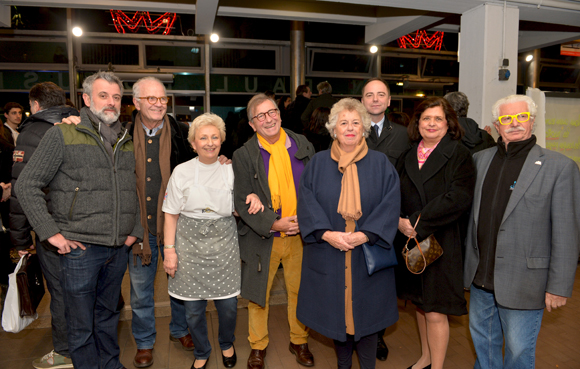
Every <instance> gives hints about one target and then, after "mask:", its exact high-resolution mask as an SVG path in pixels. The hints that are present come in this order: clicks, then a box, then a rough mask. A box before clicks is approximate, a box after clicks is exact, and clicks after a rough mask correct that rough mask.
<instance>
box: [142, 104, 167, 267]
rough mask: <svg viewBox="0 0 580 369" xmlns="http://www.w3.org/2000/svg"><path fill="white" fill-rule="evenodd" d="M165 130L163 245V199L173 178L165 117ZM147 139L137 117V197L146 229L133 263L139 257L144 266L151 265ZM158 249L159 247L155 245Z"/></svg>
mask: <svg viewBox="0 0 580 369" xmlns="http://www.w3.org/2000/svg"><path fill="white" fill-rule="evenodd" d="M164 119H165V121H164V123H163V128H161V137H160V138H159V169H160V170H161V188H160V189H159V198H158V201H157V243H158V244H162V243H163V224H164V222H163V221H164V219H165V218H164V214H163V210H161V208H162V207H163V197H164V196H165V190H166V189H167V182H169V177H170V176H171V162H170V158H171V127H170V124H169V118H168V117H167V115H165V118H164ZM145 140H146V137H145V130H144V129H143V125H142V124H141V115H140V114H137V116H136V117H135V127H134V128H133V144H134V145H135V174H136V175H137V195H138V196H139V207H140V209H141V225H142V226H143V228H144V229H145V234H144V235H143V247H139V245H134V246H133V263H134V264H135V265H136V264H137V256H139V257H140V258H141V264H142V265H148V264H150V263H151V245H149V227H148V226H147V202H146V195H145V183H146V180H147V178H146V177H147V175H146V170H145V167H146V160H147V150H146V146H147V145H146V142H145ZM153 246H154V247H157V245H153Z"/></svg>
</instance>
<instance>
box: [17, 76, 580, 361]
mask: <svg viewBox="0 0 580 369" xmlns="http://www.w3.org/2000/svg"><path fill="white" fill-rule="evenodd" d="M39 85H42V84H39ZM35 87H36V86H35ZM322 87H324V86H322ZM33 90H34V88H33ZM319 90H320V87H319ZM55 91H56V90H55ZM55 91H53V92H51V93H54V94H58V95H59V96H60V94H61V91H62V90H60V91H56V92H55ZM83 91H84V93H83V100H84V102H85V105H86V107H84V108H82V109H81V111H80V117H75V115H78V113H77V114H73V112H69V111H64V110H63V109H64V107H63V106H62V105H64V103H62V104H60V103H59V104H56V105H51V106H47V105H48V103H46V102H44V101H45V100H42V99H39V98H38V97H35V95H33V93H32V91H31V95H30V100H31V101H30V102H31V107H32V106H33V105H34V107H35V108H33V115H31V117H30V118H33V117H35V116H36V115H39V114H42V113H43V112H45V113H44V114H46V112H47V111H54V112H55V114H51V116H53V115H54V117H56V116H57V115H58V114H60V115H58V117H59V118H60V119H61V120H62V119H63V118H66V117H65V115H70V117H68V118H66V119H64V121H63V122H64V123H68V124H59V125H57V126H54V127H52V126H53V124H54V123H55V122H60V120H58V119H53V118H51V119H48V120H46V121H45V120H40V119H39V121H38V122H33V123H34V124H33V123H32V122H31V124H29V125H28V129H27V131H28V132H29V134H30V137H29V138H26V136H24V134H25V130H24V127H22V128H21V129H20V131H21V135H20V137H19V138H18V141H17V142H16V149H15V151H14V152H15V154H14V158H15V160H16V163H17V164H18V166H17V165H16V164H15V166H14V168H15V170H14V171H13V177H14V178H13V181H12V187H13V189H14V191H13V192H14V193H12V196H13V197H14V198H16V199H17V201H13V203H14V204H15V205H17V208H16V207H15V208H14V209H15V210H18V209H20V213H19V214H20V215H21V217H20V220H19V222H20V223H12V225H13V226H14V227H11V228H13V229H11V231H12V232H13V233H14V232H16V233H14V234H17V233H19V234H20V235H19V237H20V239H21V240H22V241H20V242H19V244H18V246H19V247H20V248H21V249H22V250H23V249H26V248H27V247H29V246H30V245H31V244H32V239H31V236H30V230H31V229H34V231H35V233H36V237H37V240H36V241H37V242H36V245H37V247H36V248H37V252H38V255H39V258H40V260H41V266H42V268H43V272H44V274H45V276H46V277H47V284H48V288H49V292H50V293H51V297H52V300H51V313H52V314H53V344H54V351H52V352H51V353H49V354H47V355H46V356H45V357H43V358H41V359H39V360H37V361H35V366H36V367H37V368H39V367H42V368H45V367H50V366H47V365H52V364H51V363H55V362H57V363H59V364H60V365H63V366H61V367H66V365H69V364H70V366H72V365H74V367H75V368H80V369H83V368H112V369H120V368H122V367H123V365H122V364H121V363H120V361H119V347H118V342H117V330H116V327H117V324H118V319H119V299H120V289H121V281H122V278H123V274H124V272H125V270H126V268H127V265H128V267H129V274H130V279H131V302H130V303H131V308H132V311H133V320H132V331H133V336H134V338H135V342H136V344H137V353H136V355H135V358H134V362H133V364H134V365H135V366H136V367H147V366H150V365H152V364H153V347H154V344H155V337H156V332H155V317H154V301H153V292H154V291H153V282H154V277H155V272H156V269H157V263H158V258H159V256H161V257H162V258H163V259H164V260H163V267H164V270H165V272H166V273H167V274H168V276H169V295H170V299H171V313H172V314H171V323H170V329H169V330H170V338H171V339H172V340H175V341H176V342H180V344H181V346H182V347H183V348H184V349H185V350H193V351H194V352H193V353H194V358H195V359H194V362H193V364H192V368H197V369H200V368H205V367H206V366H207V363H208V359H209V357H210V353H211V350H212V348H211V345H210V342H209V340H208V338H207V334H208V333H207V323H206V321H205V309H206V306H207V301H208V300H213V301H214V303H215V306H216V309H217V311H218V317H219V337H218V340H219V346H220V349H221V355H222V361H223V365H224V366H225V367H227V368H232V367H234V366H235V365H236V362H237V356H236V351H235V348H234V341H235V337H234V330H235V326H236V316H237V313H236V309H237V297H238V295H240V294H241V296H242V297H244V298H246V299H248V300H249V301H250V302H249V305H248V323H249V327H248V333H249V337H248V340H249V342H250V346H251V352H250V355H249V357H248V360H247V367H248V369H263V368H264V366H265V358H266V352H267V347H268V344H269V327H268V316H269V300H270V292H271V288H272V284H273V281H274V278H275V275H276V272H277V271H278V268H279V266H280V264H281V265H282V266H283V272H284V281H285V284H286V291H287V297H288V324H289V327H290V342H289V351H290V352H291V353H293V354H294V355H295V356H296V361H297V362H298V363H299V364H300V365H302V366H307V367H311V366H314V363H315V362H314V356H313V354H312V353H311V352H310V350H309V347H308V337H309V330H310V329H313V330H315V331H317V332H319V333H321V334H323V335H324V336H327V337H329V338H331V339H333V340H334V345H335V348H336V353H337V365H338V368H340V369H348V368H350V367H351V365H352V354H353V351H354V350H355V349H356V351H357V354H358V358H359V361H360V366H361V368H363V369H372V368H374V367H375V363H376V359H379V360H386V359H387V355H388V348H387V346H386V345H385V342H384V339H383V336H384V334H385V329H386V328H387V327H389V326H391V325H393V324H394V323H395V322H396V321H397V320H398V309H397V297H399V298H401V299H404V300H410V301H411V302H412V303H413V304H414V305H415V307H416V318H417V325H418V328H419V333H420V338H421V347H422V351H421V355H420V356H419V357H418V358H417V359H416V361H415V363H410V364H412V365H411V366H410V367H409V368H412V369H422V368H434V369H435V368H437V369H440V368H442V367H443V363H444V360H445V354H446V350H447V344H448V340H449V323H448V320H447V316H448V315H463V314H467V312H468V311H467V303H466V299H465V293H464V289H470V290H471V293H470V311H469V313H470V331H471V335H472V339H473V343H474V346H475V350H476V354H477V361H476V364H475V368H501V367H505V368H520V367H521V368H524V367H530V368H533V366H534V357H535V342H536V339H537V335H538V332H539V329H540V325H541V317H542V313H543V309H544V307H546V308H547V309H548V311H551V309H553V308H557V307H560V306H562V305H564V304H565V303H566V299H567V297H569V296H570V295H571V292H572V284H573V281H574V275H575V271H576V266H577V261H578V245H579V241H580V240H579V236H580V234H579V233H578V232H579V229H580V227H579V226H580V224H579V223H580V218H579V216H578V212H579V210H580V208H579V206H580V195H579V194H577V191H574V190H575V187H577V186H578V185H579V184H580V182H579V181H580V172H579V171H578V167H577V165H576V164H575V163H574V162H573V161H572V160H570V159H568V158H566V157H564V156H562V155H560V154H558V153H554V152H551V151H549V150H545V149H543V148H541V147H539V146H538V145H536V144H535V136H533V134H532V129H533V125H534V120H535V117H536V114H537V111H536V107H535V104H534V102H533V101H532V100H531V99H530V98H528V97H526V96H519V95H512V96H508V97H506V98H504V99H501V100H499V101H498V102H497V103H496V104H495V105H494V106H493V108H492V111H493V124H494V126H495V128H496V129H497V131H498V133H499V136H500V138H499V140H498V142H497V145H493V146H492V147H491V148H490V149H488V150H484V151H481V152H479V153H477V154H475V155H474V156H472V152H470V151H472V150H473V148H474V147H475V146H476V145H477V144H482V143H481V142H483V139H482V141H481V142H480V141H478V140H475V139H473V140H470V141H469V142H466V141H465V140H463V138H464V137H465V130H466V129H465V127H464V126H463V124H462V121H461V118H458V115H457V113H456V111H455V110H456V109H454V107H452V105H451V104H450V102H448V101H447V100H446V99H444V98H438V97H435V98H428V99H425V100H424V101H422V102H421V103H420V104H419V105H418V107H417V109H416V110H415V113H414V115H413V117H412V118H411V120H410V122H409V125H408V127H407V128H405V127H403V126H402V125H399V124H396V123H393V122H391V121H390V120H389V119H387V117H386V115H385V112H386V110H387V108H388V106H389V105H390V91H389V88H388V84H387V83H386V82H385V81H383V80H381V79H378V78H375V79H371V80H369V81H367V83H366V84H365V85H364V87H363V91H362V92H363V94H362V98H361V100H360V101H359V100H355V99H351V98H345V99H341V100H339V101H333V102H332V105H331V107H330V110H329V111H327V112H326V114H328V116H327V118H326V119H325V118H320V117H317V118H316V119H322V120H318V123H316V125H313V124H310V123H311V121H310V119H308V120H306V121H304V120H302V121H303V127H319V126H320V121H322V122H324V123H325V129H326V131H327V132H328V138H329V139H328V141H327V142H328V144H329V147H327V148H328V149H325V148H324V147H323V144H320V145H319V147H318V148H317V149H318V150H316V149H315V147H314V145H313V144H312V143H311V142H310V141H309V140H308V139H307V138H306V137H307V136H306V137H305V136H304V135H301V134H297V133H295V132H293V130H291V129H288V128H286V126H285V124H284V123H283V120H282V116H281V111H280V108H279V105H278V104H276V102H275V101H274V100H273V99H272V98H270V97H268V96H266V95H265V94H257V95H255V96H254V97H253V98H252V99H251V100H250V101H249V103H248V107H247V119H248V124H249V126H250V127H251V129H252V130H253V131H254V135H253V136H252V137H251V138H250V139H249V140H248V141H247V142H246V143H245V144H244V145H243V146H242V147H240V148H239V149H237V150H236V151H235V152H234V154H233V157H232V162H231V165H230V164H229V163H228V162H227V159H226V158H223V157H220V147H221V145H222V143H223V141H224V139H225V137H226V132H225V124H224V122H223V120H222V119H221V118H220V117H218V116H217V115H214V114H211V113H205V114H203V115H201V116H199V117H197V118H196V119H195V120H194V121H193V122H192V124H191V125H190V127H189V129H188V128H187V126H185V125H182V124H180V123H178V122H176V121H175V120H174V119H173V118H172V117H171V116H170V115H168V114H167V102H168V98H167V95H166V91H165V88H164V86H163V84H162V83H161V82H160V81H159V80H157V79H155V78H154V77H145V78H142V79H141V80H139V81H137V82H136V83H135V84H134V86H133V102H134V104H135V108H136V109H137V111H138V113H137V114H136V116H135V119H134V121H133V122H129V123H128V124H122V123H121V122H119V120H118V117H119V113H120V106H121V96H122V94H123V84H122V82H121V81H120V80H119V79H118V78H117V77H116V76H115V75H114V74H113V73H111V72H98V73H96V74H94V75H92V76H89V77H87V79H86V80H85V81H84V82H83ZM308 91H309V90H308ZM57 92H58V93H57ZM46 93H47V94H48V93H49V92H46ZM327 93H328V94H329V95H330V91H328V92H327ZM62 96H64V92H62ZM330 97H332V96H330ZM460 97H461V96H460ZM332 98H333V97H332ZM327 99H328V98H327ZM333 99H334V98H333ZM316 100H318V99H316ZM316 100H313V101H312V102H315V101H316ZM450 100H453V99H450ZM460 100H461V99H460ZM58 101H59V102H60V100H58ZM319 102H322V100H321V101H319ZM37 104H38V106H37ZM311 105H314V104H311ZM321 108H324V107H322V106H316V107H314V106H313V109H312V111H313V112H314V111H316V110H318V111H319V112H320V113H321V114H324V113H325V112H324V111H321ZM56 113H58V114H56ZM68 113H71V114H68ZM302 117H304V115H302ZM480 131H481V130H480ZM480 131H477V130H475V129H474V130H473V131H472V137H475V136H478V137H479V138H482V137H485V136H484V135H483V134H482V132H480ZM305 133H306V132H305ZM316 133H317V134H322V132H320V131H317V132H316ZM41 138H42V139H41ZM475 141H477V142H475ZM474 142H475V144H474ZM472 144H473V145H472ZM470 145H472V146H471V147H470ZM479 148H481V147H479ZM323 149H324V150H323ZM474 151H475V150H474ZM33 152H34V155H32V153H33ZM16 168H18V170H16ZM11 206H12V204H11ZM235 217H237V220H236V218H235ZM15 219H19V218H18V217H17V218H15ZM11 222H12V218H11ZM17 224H20V226H16V225H17ZM431 235H434V236H435V238H436V239H437V240H438V242H439V243H440V245H441V246H442V248H443V254H442V256H441V257H439V258H438V259H437V260H436V261H434V262H433V263H432V264H430V265H429V266H427V267H426V269H425V270H424V272H423V273H421V274H419V275H416V274H413V273H411V272H409V271H408V270H407V266H406V261H405V260H404V259H403V256H402V254H401V252H402V249H403V247H404V246H405V244H406V243H407V242H408V240H409V238H416V239H417V240H418V241H419V242H420V241H422V240H424V239H426V238H428V237H429V236H431ZM40 249H42V251H40ZM24 253H25V251H22V254H24ZM130 255H132V256H133V257H130ZM373 261H374V262H377V261H378V263H376V264H380V265H381V266H380V267H376V268H375V267H373V266H372V265H374V264H373ZM504 337H505V358H502V346H503V341H504Z"/></svg>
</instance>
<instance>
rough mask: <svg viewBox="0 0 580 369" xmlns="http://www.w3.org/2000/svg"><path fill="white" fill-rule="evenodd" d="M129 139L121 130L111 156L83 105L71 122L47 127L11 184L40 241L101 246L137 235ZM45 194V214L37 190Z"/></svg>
mask: <svg viewBox="0 0 580 369" xmlns="http://www.w3.org/2000/svg"><path fill="white" fill-rule="evenodd" d="M131 138H132V137H131V136H130V135H129V133H128V132H127V131H126V130H125V131H124V132H123V135H122V137H121V138H120V139H119V140H118V141H117V143H116V144H115V146H114V147H113V157H112V160H111V156H110V155H109V152H108V151H107V149H106V147H105V146H104V143H103V141H102V140H101V137H100V135H99V133H98V132H96V131H95V129H94V128H93V124H92V123H91V121H90V119H89V117H88V116H87V114H86V113H85V111H84V109H83V111H81V122H80V123H79V124H78V125H77V126H74V125H67V124H60V125H58V126H55V127H53V128H52V129H50V130H48V131H47V132H46V134H45V136H44V138H43V139H42V141H41V142H40V144H39V145H38V148H37V150H36V152H35V153H34V156H33V157H32V158H31V159H30V162H29V163H28V165H26V167H25V168H24V170H23V171H22V173H21V175H20V178H19V179H18V181H17V182H16V192H17V193H18V195H19V198H20V204H21V205H22V209H24V211H25V213H26V216H27V218H28V220H29V221H30V224H31V225H32V226H33V228H34V231H35V232H36V234H37V235H38V237H39V238H40V240H41V241H44V240H46V239H48V238H49V237H51V236H54V235H55V234H57V233H61V234H62V235H63V236H64V237H65V238H67V239H70V240H75V241H80V242H85V243H92V244H97V245H103V246H120V245H123V244H124V242H125V241H126V239H127V237H128V236H135V237H137V238H138V239H141V238H142V237H143V227H141V224H140V221H139V202H138V201H137V191H136V183H135V182H136V179H135V156H134V153H133V141H132V139H131ZM46 186H48V187H49V188H50V194H51V199H52V201H51V213H49V211H48V209H47V207H46V203H45V201H44V193H43V191H42V188H44V187H46Z"/></svg>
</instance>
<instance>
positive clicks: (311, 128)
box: [304, 107, 332, 152]
mask: <svg viewBox="0 0 580 369" xmlns="http://www.w3.org/2000/svg"><path fill="white" fill-rule="evenodd" d="M329 114H330V109H329V108H325V107H321V108H316V109H315V110H314V112H313V113H312V116H311V117H310V122H309V124H308V126H306V127H304V136H306V138H307V139H308V141H310V142H311V143H312V145H313V146H314V150H315V151H316V152H319V151H322V150H328V148H329V147H330V142H331V141H332V138H330V135H329V134H328V129H326V123H328V115H329Z"/></svg>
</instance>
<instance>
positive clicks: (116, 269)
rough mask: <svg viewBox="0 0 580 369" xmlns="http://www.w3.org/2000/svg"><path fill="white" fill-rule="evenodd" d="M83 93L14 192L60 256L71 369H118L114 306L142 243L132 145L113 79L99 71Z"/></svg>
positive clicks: (118, 83)
mask: <svg viewBox="0 0 580 369" xmlns="http://www.w3.org/2000/svg"><path fill="white" fill-rule="evenodd" d="M83 90H84V93H83V99H84V102H85V104H86V107H84V108H82V109H81V122H80V123H79V124H78V125H69V124H59V125H57V126H55V127H53V128H51V129H49V130H48V131H47V132H46V134H45V136H44V138H43V139H42V141H41V142H40V144H39V146H38V148H37V149H36V151H35V153H34V155H33V156H32V158H31V159H30V161H29V162H28V165H26V167H25V168H24V170H23V171H22V174H21V175H20V177H19V178H18V181H17V182H16V191H17V193H18V194H19V197H20V204H21V206H22V209H23V210H24V212H25V214H26V217H27V218H28V220H29V222H30V224H31V225H32V227H33V229H34V231H35V232H36V234H37V235H38V237H39V239H40V241H41V242H43V243H45V244H48V245H49V246H52V247H53V248H56V249H57V250H58V253H59V254H60V265H61V275H60V279H61V285H62V288H63V293H64V301H65V315H66V319H67V323H68V330H69V332H68V342H69V351H70V354H71V358H72V362H73V365H74V367H75V368H77V369H85V368H90V369H93V368H94V369H105V368H110V369H120V368H122V367H123V365H122V364H121V363H120V362H119V345H118V342H117V325H118V322H119V312H118V311H117V309H116V307H117V303H118V300H119V293H120V291H121V282H122V280H123V275H124V273H125V270H126V268H127V261H128V255H129V252H130V247H131V246H132V245H133V243H135V242H136V241H137V240H141V239H142V237H143V227H142V226H141V223H140V221H139V203H138V199H137V192H136V180H135V157H134V154H133V141H132V137H131V136H130V135H129V134H128V132H127V131H126V130H124V129H122V127H121V123H120V122H119V114H120V108H121V97H122V94H123V84H122V83H121V81H120V80H119V78H117V77H116V76H115V75H114V74H113V73H111V72H98V73H96V74H94V75H92V76H89V77H87V78H86V79H85V81H84V82H83ZM44 187H48V188H49V190H50V194H51V209H50V211H49V209H48V207H47V205H46V201H45V199H44V192H43V191H42V189H43V188H44Z"/></svg>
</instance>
